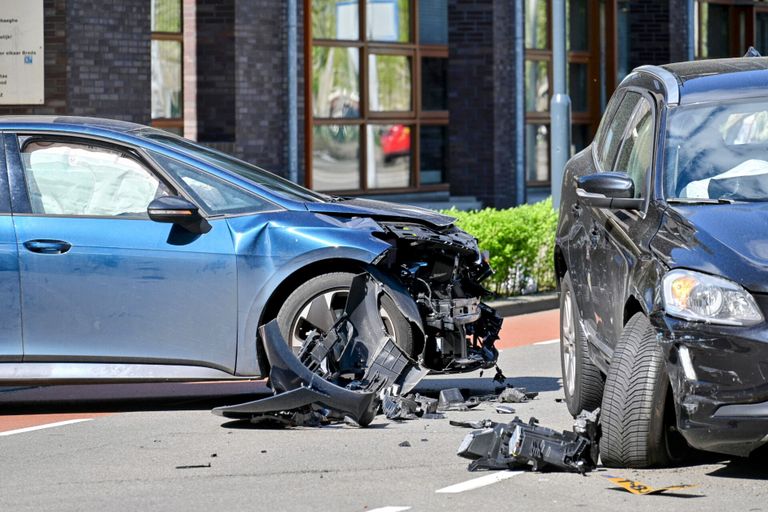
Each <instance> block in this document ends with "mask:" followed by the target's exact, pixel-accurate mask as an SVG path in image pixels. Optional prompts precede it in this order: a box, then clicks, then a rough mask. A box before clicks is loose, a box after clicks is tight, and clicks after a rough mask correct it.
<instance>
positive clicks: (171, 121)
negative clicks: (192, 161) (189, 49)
mask: <svg viewBox="0 0 768 512" xmlns="http://www.w3.org/2000/svg"><path fill="white" fill-rule="evenodd" d="M150 8H151V7H150ZM178 14H179V31H178V32H164V31H151V36H150V45H151V44H152V43H153V42H155V41H172V42H178V43H179V55H180V57H181V60H180V63H179V64H180V70H179V71H180V76H179V80H180V84H181V89H180V90H179V100H180V105H179V107H180V108H179V112H180V115H179V117H178V118H175V117H174V118H168V117H157V118H152V119H151V120H150V126H152V127H154V128H160V129H161V130H168V129H173V130H177V131H178V132H179V134H182V135H183V134H184V0H180V1H179V13H178ZM150 15H151V13H150ZM151 28H152V27H150V30H151ZM151 52H152V50H151V48H150V68H151V67H152V62H151V61H152V56H151ZM151 80H152V77H151V71H150V82H151ZM150 94H151V92H150ZM150 102H151V99H150ZM150 117H151V105H150Z"/></svg>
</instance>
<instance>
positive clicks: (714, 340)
mask: <svg viewBox="0 0 768 512" xmlns="http://www.w3.org/2000/svg"><path fill="white" fill-rule="evenodd" d="M653 323H654V325H655V327H656V329H657V332H658V333H659V341H660V342H661V344H662V346H663V347H664V352H665V356H666V365H667V370H668V372H669V377H670V382H671V384H672V390H673V392H674V398H675V411H676V413H677V426H678V429H679V430H680V432H681V433H682V434H683V436H684V437H685V439H686V440H687V441H688V443H689V444H690V445H691V446H693V447H694V448H698V449H700V450H706V451H712V452H718V453H725V454H730V455H738V456H747V455H749V453H750V452H752V451H753V450H755V449H756V448H758V447H760V446H761V445H763V444H765V443H766V442H768V326H767V325H766V324H765V323H762V324H760V325H758V326H754V327H730V326H717V325H708V324H702V323H697V322H687V321H684V320H679V319H676V318H671V317H668V316H666V315H660V316H657V317H655V318H654V319H653Z"/></svg>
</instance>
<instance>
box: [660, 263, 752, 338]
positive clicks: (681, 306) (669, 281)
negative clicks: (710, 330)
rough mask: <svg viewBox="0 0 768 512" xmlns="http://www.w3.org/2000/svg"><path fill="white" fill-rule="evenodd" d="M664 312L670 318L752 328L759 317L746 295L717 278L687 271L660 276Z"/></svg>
mask: <svg viewBox="0 0 768 512" xmlns="http://www.w3.org/2000/svg"><path fill="white" fill-rule="evenodd" d="M663 286H664V310H665V311H666V312H667V314H669V315H671V316H676V317H678V318H684V319H686V320H693V321H697V322H707V323H713V324H723V325H754V324H757V323H760V322H762V321H763V314H762V313H761V312H760V309H759V308H758V307H757V304H756V303H755V299H754V298H753V297H752V295H750V293H749V292H748V291H747V290H745V289H744V288H743V287H741V286H740V285H738V284H736V283H734V282H733V281H729V280H727V279H723V278H721V277H715V276H710V275H707V274H701V273H699V272H694V271H691V270H682V269H676V270H671V271H670V272H668V273H667V274H666V275H665V276H664V281H663Z"/></svg>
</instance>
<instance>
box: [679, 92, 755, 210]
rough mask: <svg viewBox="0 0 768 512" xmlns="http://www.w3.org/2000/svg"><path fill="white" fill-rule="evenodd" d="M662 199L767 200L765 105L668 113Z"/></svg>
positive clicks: (685, 108) (690, 107) (695, 108)
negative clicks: (663, 195)
mask: <svg viewBox="0 0 768 512" xmlns="http://www.w3.org/2000/svg"><path fill="white" fill-rule="evenodd" d="M664 193H665V196H666V197H667V198H677V197H679V198H685V199H732V200H737V201H766V200H768V102H767V101H765V100H764V99H762V98H752V99H746V100H738V101H730V102H717V103H710V104H707V103H702V104H694V105H686V106H681V107H677V108H675V109H672V110H671V112H670V115H669V118H668V127H667V141H666V149H665V166H664Z"/></svg>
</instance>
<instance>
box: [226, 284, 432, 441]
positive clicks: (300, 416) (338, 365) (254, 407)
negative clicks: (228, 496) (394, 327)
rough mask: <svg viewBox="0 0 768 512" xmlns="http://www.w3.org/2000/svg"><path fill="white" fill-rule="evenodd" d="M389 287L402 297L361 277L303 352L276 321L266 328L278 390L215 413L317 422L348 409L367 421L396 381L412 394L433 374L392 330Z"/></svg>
mask: <svg viewBox="0 0 768 512" xmlns="http://www.w3.org/2000/svg"><path fill="white" fill-rule="evenodd" d="M385 291H386V292H387V295H389V296H390V297H391V298H392V299H393V300H394V301H395V302H396V303H397V301H398V300H400V299H398V297H399V295H398V293H397V291H396V290H391V289H390V288H388V287H387V285H385V284H384V283H382V282H381V281H379V280H377V279H375V278H374V277H373V276H372V275H371V274H369V273H365V274H360V275H358V276H357V277H355V279H354V280H353V282H352V286H351V288H350V291H349V296H348V298H347V304H346V306H345V308H344V312H343V314H342V316H341V318H340V319H339V320H338V321H337V322H336V324H335V325H334V326H333V327H332V328H331V329H330V330H329V332H328V333H327V334H326V335H325V336H320V335H319V334H317V333H312V334H311V335H310V336H309V337H308V338H307V340H306V342H305V343H304V345H303V346H302V348H301V351H300V353H299V355H298V357H297V356H296V355H295V354H294V353H293V350H292V348H291V346H290V345H289V344H288V343H287V342H286V341H285V340H284V339H283V336H282V334H281V333H280V329H279V327H278V325H277V321H275V320H272V321H271V322H269V323H268V324H266V325H264V326H262V327H260V328H259V333H260V336H261V339H262V340H263V342H264V350H265V352H266V355H267V359H268V360H269V363H270V365H271V370H270V373H269V381H270V385H271V386H272V388H273V390H274V392H275V394H274V395H273V396H271V397H268V398H264V399H260V400H255V401H253V402H248V403H244V404H240V405H233V406H228V407H218V408H216V409H214V410H213V412H214V414H219V415H222V416H226V417H228V418H246V419H250V420H251V421H252V422H254V423H262V422H267V423H268V424H269V423H274V422H277V424H282V425H287V426H318V425H321V424H323V422H324V421H341V420H343V419H344V417H345V416H349V417H350V418H352V419H353V420H354V421H355V422H356V423H357V424H358V425H360V426H366V425H368V424H369V423H370V422H371V421H372V420H373V418H374V416H375V415H376V413H377V412H378V409H379V404H380V402H381V399H380V398H379V394H380V392H383V391H385V390H387V389H389V388H391V387H396V388H397V389H399V390H400V391H401V393H407V392H408V391H410V390H411V389H413V387H414V386H415V385H416V384H418V382H419V381H420V380H421V379H422V378H423V377H424V376H426V374H427V373H428V370H426V369H424V368H422V367H421V366H419V364H418V363H417V362H416V361H413V360H412V359H410V358H409V357H408V356H407V355H406V354H405V353H404V352H403V351H402V350H401V349H400V347H398V346H397V345H396V344H395V342H394V339H393V338H392V337H391V336H390V335H389V334H387V331H386V328H385V326H384V322H383V320H382V319H381V315H380V313H379V300H380V297H381V295H382V294H383V293H385ZM414 307H415V306H414ZM401 309H404V307H403V308H401Z"/></svg>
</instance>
